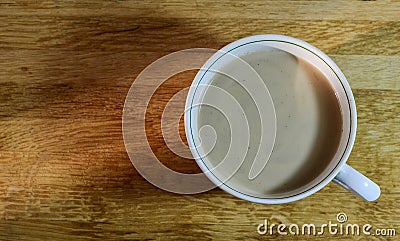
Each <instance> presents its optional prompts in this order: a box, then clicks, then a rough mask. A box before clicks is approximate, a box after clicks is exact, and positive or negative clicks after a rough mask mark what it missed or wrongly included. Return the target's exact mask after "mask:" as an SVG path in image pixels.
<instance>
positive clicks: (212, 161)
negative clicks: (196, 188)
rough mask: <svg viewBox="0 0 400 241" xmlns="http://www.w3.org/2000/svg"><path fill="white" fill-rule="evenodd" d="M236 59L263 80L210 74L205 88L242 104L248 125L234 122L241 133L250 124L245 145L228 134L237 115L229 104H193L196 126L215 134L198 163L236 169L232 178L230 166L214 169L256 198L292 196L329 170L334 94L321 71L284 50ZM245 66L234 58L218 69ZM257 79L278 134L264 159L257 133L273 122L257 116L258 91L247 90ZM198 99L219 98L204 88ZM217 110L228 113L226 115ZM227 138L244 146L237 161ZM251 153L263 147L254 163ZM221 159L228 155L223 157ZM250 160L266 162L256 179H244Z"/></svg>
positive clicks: (335, 139)
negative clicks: (223, 164) (269, 102)
mask: <svg viewBox="0 0 400 241" xmlns="http://www.w3.org/2000/svg"><path fill="white" fill-rule="evenodd" d="M241 58H242V59H243V60H244V61H245V62H247V63H248V64H249V65H250V66H251V67H253V68H254V70H255V71H256V72H257V73H258V74H259V76H260V77H261V79H262V80H260V79H258V78H254V76H249V77H245V78H241V79H237V80H233V79H232V77H228V76H226V75H223V74H216V75H215V76H214V77H213V80H212V82H211V85H213V86H217V87H220V88H222V89H223V90H225V91H227V92H229V93H230V94H231V95H232V96H233V97H234V98H235V99H236V100H237V102H238V103H239V104H240V106H241V107H242V108H243V110H244V113H245V115H246V117H247V120H248V124H247V123H246V122H243V121H242V122H243V123H239V126H243V130H239V131H244V132H245V130H247V126H248V127H249V128H248V130H249V132H250V138H249V143H247V141H245V140H246V138H242V136H241V134H235V135H236V136H233V135H232V134H231V130H230V127H231V126H230V125H229V123H230V122H232V121H236V122H237V121H238V120H240V118H238V116H237V115H239V114H240V113H238V112H237V111H236V112H233V113H229V111H230V110H229V105H226V106H227V107H223V108H222V109H220V110H217V109H216V108H212V107H210V106H202V107H201V108H200V109H199V118H198V126H199V129H200V127H201V126H204V125H210V126H212V127H213V128H214V130H215V132H216V135H217V138H216V142H215V146H214V148H213V149H212V151H211V152H208V153H207V154H206V156H205V158H203V160H204V162H205V164H206V165H207V167H208V168H210V169H211V168H213V167H215V166H217V165H218V164H220V163H221V162H222V161H224V162H226V163H228V166H238V167H240V168H239V169H238V170H237V172H235V174H234V175H233V176H231V175H230V174H232V173H231V172H232V170H233V169H230V168H222V169H221V168H220V169H218V170H215V171H214V175H215V176H216V177H217V178H218V179H220V180H222V181H224V182H225V183H226V185H228V186H229V187H230V188H232V189H235V190H237V191H239V192H242V193H245V194H248V195H252V196H257V197H279V196H285V195H289V194H293V192H296V191H297V190H301V189H302V187H304V186H305V185H307V184H309V183H310V182H311V181H312V180H314V179H315V178H316V177H317V176H318V175H320V174H321V173H322V172H323V171H324V170H325V169H326V168H327V166H328V164H329V163H330V161H331V160H332V158H333V156H334V154H335V152H336V150H337V148H338V146H339V142H340V138H341V133H342V116H341V110H340V106H339V103H338V100H337V98H336V96H335V92H334V90H333V89H332V87H331V85H330V83H329V81H328V80H327V79H326V78H325V76H324V75H323V74H322V73H320V72H319V70H317V69H316V68H315V67H314V66H312V65H311V64H309V63H307V62H306V61H304V60H301V59H299V58H297V57H295V56H293V55H291V54H289V53H286V52H283V51H280V50H275V49H271V50H266V51H259V52H256V53H250V54H247V55H244V56H241ZM243 68H246V67H245V66H243V64H241V63H240V61H232V62H230V63H228V64H226V65H225V66H223V67H221V71H222V72H224V73H227V74H229V73H234V72H237V73H240V72H241V70H242V69H243ZM242 72H243V71H242ZM233 76H235V75H234V74H233ZM237 76H239V75H237ZM260 81H263V82H264V83H265V86H266V87H267V88H268V90H269V93H270V95H271V97H272V101H273V105H274V107H275V112H276V139H275V143H274V147H273V150H272V153H271V156H270V158H269V159H268V158H267V157H268V154H269V153H268V152H267V151H264V150H263V149H262V147H261V149H260V150H258V149H259V147H260V138H261V135H272V134H273V131H272V130H274V126H273V124H274V123H272V122H268V121H264V122H262V123H261V119H262V117H263V116H266V115H271V114H272V113H259V111H257V106H256V104H255V101H254V98H252V96H254V95H257V94H259V93H251V92H248V91H246V89H247V90H249V89H250V90H251V89H254V88H252V87H254V86H252V85H258V86H259V84H260V83H259V82H260ZM253 92H254V91H253ZM258 97H260V96H258ZM204 100H205V101H206V102H207V103H211V104H212V103H218V102H220V101H221V95H219V94H217V93H215V91H214V92H213V91H206V92H205V94H204ZM224 108H225V109H224ZM222 113H225V114H226V113H228V115H229V118H230V119H231V120H228V119H227V117H226V116H224V115H223V114H222ZM235 126H236V127H237V126H238V123H236V125H235ZM244 132H243V133H244ZM236 133H238V132H236ZM243 135H244V134H243ZM201 139H202V142H203V144H204V146H207V145H209V146H210V145H213V144H214V142H213V141H212V140H211V138H207V136H202V137H201ZM242 139H243V140H242ZM232 142H236V146H237V145H239V146H246V147H247V148H245V149H247V153H246V154H245V158H244V161H243V163H242V162H241V161H242V160H240V158H235V157H236V156H241V155H242V154H243V149H241V148H231V149H229V147H230V145H232ZM239 149H240V150H239ZM257 151H260V152H261V155H260V156H258V159H259V160H258V159H257V158H256V153H257ZM264 152H265V153H264ZM228 153H230V155H228ZM226 157H229V159H226V160H224V158H226ZM232 157H233V158H232ZM260 158H261V159H260ZM254 161H261V162H265V161H267V164H266V166H265V168H264V169H263V170H262V171H261V173H260V174H259V175H258V176H257V177H256V178H254V179H252V180H250V179H249V171H250V168H251V165H252V163H253V162H254ZM241 163H242V164H241Z"/></svg>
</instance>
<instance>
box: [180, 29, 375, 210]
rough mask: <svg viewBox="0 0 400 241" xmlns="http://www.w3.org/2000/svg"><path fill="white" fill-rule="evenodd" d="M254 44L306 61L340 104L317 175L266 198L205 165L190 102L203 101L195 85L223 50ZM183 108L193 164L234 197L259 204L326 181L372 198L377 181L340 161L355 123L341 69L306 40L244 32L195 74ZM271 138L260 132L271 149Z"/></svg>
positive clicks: (295, 196) (294, 196) (206, 80)
mask: <svg viewBox="0 0 400 241" xmlns="http://www.w3.org/2000/svg"><path fill="white" fill-rule="evenodd" d="M254 43H260V44H262V46H267V47H271V48H275V49H279V50H281V51H285V52H287V53H290V54H292V55H294V56H298V57H301V58H302V59H304V60H305V61H307V62H308V63H310V64H312V65H313V66H315V67H316V68H318V69H319V70H320V71H321V73H323V75H324V76H325V77H326V78H327V79H328V80H329V82H330V84H331V85H332V86H333V88H334V89H335V90H336V97H337V100H338V102H339V105H340V109H341V114H342V135H341V139H340V143H339V147H338V148H337V151H336V154H335V155H334V156H333V158H332V159H331V160H330V162H329V165H328V166H327V168H325V169H324V170H323V171H322V172H321V174H319V175H318V176H317V177H315V178H314V179H313V180H311V181H310V182H309V184H307V185H305V186H304V187H301V188H299V189H298V190H296V192H295V193H290V194H288V195H286V196H279V197H275V196H272V197H268V196H259V195H249V194H247V193H245V192H243V191H242V190H240V188H232V187H231V186H229V184H227V182H226V181H224V180H221V179H220V178H218V176H217V175H215V173H214V172H213V167H210V164H209V163H210V162H208V160H207V155H204V153H202V152H200V151H199V145H200V144H201V140H200V134H199V129H198V122H199V108H196V107H197V106H200V105H202V104H204V103H203V97H204V94H205V92H206V91H207V88H202V87H201V86H209V85H210V83H211V81H212V80H213V75H212V74H209V72H211V69H213V70H214V71H215V70H216V69H218V68H220V67H221V66H224V65H225V64H227V63H226V61H231V59H230V58H224V56H227V55H229V54H234V55H237V53H243V54H245V53H248V52H252V51H257V49H254V48H255V45H254ZM224 61H225V62H224ZM199 86H200V87H199ZM265 98H270V96H268V95H267V94H266V95H265ZM222 99H223V98H222V97H221V100H222ZM267 102H268V101H267ZM268 103H270V104H271V105H272V108H271V106H266V107H265V106H264V107H263V108H261V109H263V110H264V111H271V113H272V112H273V111H274V108H273V102H272V100H269V102H268ZM222 104H223V103H222ZM256 104H257V103H256ZM185 109H186V110H187V112H186V113H185V131H186V136H187V140H188V143H189V146H190V148H191V151H192V154H193V156H194V158H195V159H196V162H197V164H198V165H199V167H200V168H201V169H202V171H203V172H204V173H205V174H206V176H207V177H208V178H209V179H210V180H211V181H212V182H213V183H214V184H215V185H217V186H219V187H220V188H221V189H223V190H225V191H226V192H228V193H230V194H232V195H234V196H236V197H239V198H241V199H244V200H248V201H251V202H257V203H265V204H279V203H287V202H293V201H296V200H299V199H302V198H305V197H307V196H309V195H311V194H313V193H315V192H317V191H318V190H320V189H321V188H323V187H324V186H326V185H327V184H328V183H329V182H331V181H332V180H333V181H334V182H335V183H337V184H339V185H340V186H342V187H343V188H345V189H346V190H348V191H350V192H352V193H354V194H356V195H358V196H360V197H362V198H363V199H365V200H367V201H374V200H376V199H377V198H378V197H379V195H380V188H379V186H378V185H377V184H375V183H374V182H372V181H371V180H370V179H368V178H367V177H365V176H364V175H362V174H361V173H359V172H358V171H356V170H354V169H353V168H352V167H350V166H349V165H347V164H346V161H347V159H348V157H349V155H350V152H351V150H352V147H353V144H354V140H355V136H356V128H357V113H356V105H355V102H354V97H353V94H352V91H351V88H350V85H349V83H348V81H347V80H346V77H345V76H344V74H343V72H342V71H341V70H340V69H339V67H338V66H337V65H336V64H335V63H334V62H333V60H332V59H330V58H329V57H328V56H327V55H326V54H324V53H323V52H322V51H321V50H319V49H317V48H316V47H314V46H312V45H311V44H309V43H306V42H304V41H302V40H299V39H296V38H293V37H289V36H283V35H272V34H268V35H256V36H250V37H246V38H243V39H240V40H237V41H235V42H233V43H231V44H228V45H227V46H225V47H223V48H222V49H221V50H220V51H218V52H217V53H215V54H214V55H213V56H212V57H211V58H210V59H209V60H208V61H207V62H206V63H205V64H204V66H203V67H202V69H201V70H200V71H199V72H198V74H197V75H196V77H195V79H194V81H193V83H192V85H191V88H190V90H189V94H188V96H187V100H186V108H185ZM263 110H261V111H263ZM274 114H275V113H274ZM271 116H272V115H271ZM272 121H273V120H272ZM275 131H276V130H275ZM236 135H238V134H236ZM262 135H263V134H262ZM273 137H274V136H265V138H264V139H265V142H266V146H267V147H268V148H271V151H272V148H273V144H274V143H273V141H272V142H271V140H273ZM231 138H232V139H235V138H243V137H242V136H235V132H232V136H231ZM239 148H240V147H239ZM226 162H228V164H226V165H225V167H224V168H230V166H229V159H228V160H226ZM262 167H264V168H268V164H267V165H265V164H264V165H262ZM214 170H215V169H214ZM233 175H234V174H233ZM299 175H300V174H299ZM261 185H262V184H261Z"/></svg>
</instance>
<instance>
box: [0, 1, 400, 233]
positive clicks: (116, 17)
mask: <svg viewBox="0 0 400 241" xmlns="http://www.w3.org/2000/svg"><path fill="white" fill-rule="evenodd" d="M261 33H280V34H286V35H291V36H294V37H298V38H301V39H304V40H305V41H308V42H310V43H311V44H314V45H315V46H317V47H318V48H320V49H321V50H323V51H325V52H326V53H328V55H330V56H331V57H332V58H333V59H334V60H335V61H336V62H337V64H338V65H339V66H340V68H341V69H342V70H343V72H344V73H345V74H346V76H347V78H348V79H349V82H350V85H351V86H352V88H353V91H354V95H355V99H356V103H357V109H358V132H357V139H356V143H355V146H354V150H353V152H352V154H351V156H350V159H349V161H348V163H349V164H351V165H352V166H354V167H355V168H357V169H358V170H360V171H361V172H362V173H364V174H366V175H367V176H369V177H371V178H372V179H373V180H374V181H376V182H377V183H378V184H379V185H380V187H381V189H382V196H381V197H380V199H379V200H377V201H375V202H372V203H367V202H365V201H362V200H361V199H359V198H356V197H354V196H353V195H351V194H350V193H348V192H346V191H345V190H343V189H341V188H340V187H338V186H337V185H335V184H329V185H328V186H327V187H325V188H324V189H322V190H321V191H320V192H318V193H316V194H315V195H313V196H310V197H308V198H306V199H304V200H301V201H298V202H295V203H290V204H285V205H261V204H255V203H249V202H246V201H242V200H240V199H237V198H235V197H232V196H230V195H229V194H226V193H225V192H223V191H221V190H219V189H214V190H211V191H209V192H206V193H202V194H196V195H177V194H172V193H169V192H166V191H162V190H160V189H158V188H156V187H154V186H153V185H151V184H150V183H148V182H147V181H146V180H145V179H144V178H142V177H141V176H140V175H139V174H138V172H137V171H136V170H135V169H134V167H133V166H132V164H131V162H130V160H129V158H128V156H127V154H126V151H125V146H124V143H123V138H122V130H121V124H122V123H121V117H122V109H123V106H124V101H125V97H126V95H127V93H128V91H129V88H130V86H131V84H132V83H133V81H134V79H135V77H136V76H137V75H138V74H139V73H140V72H141V71H142V70H143V69H144V68H145V67H146V66H147V65H149V64H150V63H152V62H153V61H155V60H156V59H158V58H160V57H162V56H164V55H166V54H168V53H171V52H173V51H177V50H182V49H186V48H199V47H200V48H214V49H218V48H220V47H222V46H223V45H225V44H227V43H229V42H231V41H234V40H236V39H238V38H241V37H245V36H249V35H254V34H261ZM399 46H400V2H399V1H268V2H266V1H251V3H249V2H246V1H230V2H225V1H200V0H197V1H163V2H159V1H130V0H128V1H95V0H89V1H43V2H42V1H33V0H25V1H13V0H5V1H1V2H0V126H1V130H2V131H1V132H0V239H1V240H91V239H105V240H114V239H115V240H212V239H216V240H259V239H262V240H271V239H285V240H297V239H298V238H301V239H302V240H314V239H317V240H322V239H329V240H352V239H356V240H397V239H398V238H397V236H398V235H399V234H398V235H397V236H396V237H382V236H381V237H379V236H359V237H353V236H332V235H323V236H316V237H314V236H301V237H296V236H286V237H282V236H277V235H273V236H270V235H265V236H260V235H258V233H257V230H256V228H257V225H258V224H260V223H262V222H263V221H264V219H268V220H269V221H275V222H276V223H279V222H282V219H285V220H286V221H288V222H293V223H297V224H303V223H315V224H321V223H324V222H328V221H329V220H332V221H334V220H335V219H336V214H337V213H339V212H345V213H346V214H347V215H348V217H349V222H351V223H359V224H365V223H370V224H371V225H373V227H374V228H396V231H397V232H398V233H399V232H400V221H399V220H400V219H399V217H400V205H399V203H398V201H397V200H399V199H400V185H399V181H400V163H399V160H400V127H399V126H400V77H399V76H400V47H399ZM194 74H195V71H189V72H185V73H182V74H179V75H176V76H174V77H172V78H171V79H169V80H168V81H167V82H166V83H164V84H163V85H162V86H161V87H160V88H159V89H158V90H157V92H156V94H155V95H154V96H153V99H152V102H151V103H150V106H149V108H148V109H147V115H146V121H147V125H146V127H147V129H146V131H147V135H148V138H149V142H150V143H151V147H152V149H153V151H154V153H155V154H156V156H157V157H159V159H160V160H161V161H162V162H163V163H164V164H165V165H166V166H168V167H170V168H171V169H173V170H176V171H179V172H184V173H197V172H199V169H198V167H197V165H196V164H195V162H194V161H193V160H189V159H184V158H180V157H178V156H176V155H175V154H174V153H172V152H171V151H170V150H168V148H167V147H166V145H165V143H164V142H163V139H162V136H161V130H160V116H161V114H162V108H161V107H160V106H163V105H165V104H166V102H167V101H168V100H169V98H171V97H172V96H173V95H174V94H175V93H177V92H178V91H180V90H181V89H183V88H185V87H187V86H189V85H190V83H191V81H192V79H193V76H194ZM180 101H182V103H183V102H184V99H181V100H180ZM180 134H181V136H184V133H183V126H182V125H181V126H180ZM396 238H397V239H396Z"/></svg>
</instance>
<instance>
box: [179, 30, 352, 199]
mask: <svg viewBox="0 0 400 241" xmlns="http://www.w3.org/2000/svg"><path fill="white" fill-rule="evenodd" d="M257 42H283V43H288V44H293V45H296V46H298V47H301V48H303V49H305V50H307V51H309V52H311V53H312V54H314V55H315V56H317V57H318V58H320V59H321V60H322V61H323V62H325V64H326V65H327V66H328V67H329V68H330V69H331V70H332V71H333V73H334V74H335V75H336V77H337V78H338V80H339V82H340V83H341V86H342V88H343V90H344V92H345V94H346V97H347V102H348V105H349V111H350V113H349V114H350V126H349V128H350V130H349V134H348V138H347V143H346V147H345V149H344V151H343V153H342V156H341V157H340V159H338V160H334V159H333V160H331V161H330V162H334V161H335V162H337V163H336V165H335V166H334V167H333V169H332V170H330V171H329V173H328V174H326V175H323V177H322V178H323V179H322V180H321V181H319V182H318V183H317V184H315V185H313V186H312V187H309V188H307V189H305V190H302V191H300V192H298V193H295V194H293V195H288V196H284V197H271V198H269V197H257V196H252V195H249V194H246V193H243V192H240V191H239V190H236V189H233V188H232V187H230V186H228V185H227V184H225V183H224V182H222V181H221V180H219V179H218V178H217V177H216V176H215V174H214V173H213V172H212V171H211V170H209V168H208V167H207V166H206V165H205V163H204V161H203V160H202V158H201V156H200V154H199V153H198V152H197V151H198V150H197V148H195V143H194V136H197V135H198V134H197V132H194V133H193V130H192V128H191V125H192V124H191V123H192V119H193V118H194V117H193V118H192V106H193V101H194V96H195V93H196V90H197V88H194V87H197V86H199V84H200V82H201V80H202V79H203V77H204V75H205V74H206V73H207V71H208V70H209V68H210V67H212V65H213V64H214V63H216V62H217V61H218V60H219V59H220V58H221V57H222V56H224V55H225V54H226V53H229V52H231V51H232V50H234V49H236V48H239V47H241V46H244V45H247V44H251V43H257ZM221 52H222V55H221ZM203 69H205V70H206V71H205V72H204V73H203V72H202V71H199V72H198V73H197V75H196V76H195V78H194V80H193V82H192V84H191V86H190V89H189V93H188V96H187V99H186V104H185V110H187V111H188V112H186V111H185V115H184V122H185V132H186V138H187V141H188V144H189V146H190V147H191V148H190V149H191V152H192V154H193V156H194V158H195V160H196V163H197V165H198V166H199V167H200V168H201V170H202V171H203V172H204V174H205V175H206V176H207V177H208V178H209V179H210V180H211V181H212V182H213V183H214V184H215V185H216V186H218V187H219V188H221V189H222V190H224V191H226V192H228V193H230V194H231V195H233V196H236V197H238V198H241V199H244V200H247V201H251V202H256V203H263V204H279V203H288V202H293V201H296V200H299V199H303V198H305V197H308V196H310V195H312V194H313V193H315V192H317V191H319V190H320V189H322V188H323V187H325V186H326V185H327V184H328V183H329V182H331V181H332V180H333V178H334V177H335V176H336V175H337V174H338V173H339V171H340V170H341V168H342V167H343V165H345V163H346V162H347V159H348V157H349V155H350V153H351V150H352V148H353V145H354V141H355V136H356V129H357V112H356V105H355V101H354V96H353V93H352V91H351V88H350V85H349V83H348V81H347V79H346V77H345V76H344V74H343V72H342V71H341V70H340V68H339V67H338V66H337V65H336V63H335V62H334V61H333V60H332V59H331V58H330V57H329V56H327V55H326V54H325V53H324V52H322V51H321V50H319V49H318V48H316V47H315V46H313V45H311V44H309V43H307V42H305V41H303V40H300V39H297V38H294V37H290V36H285V35H277V34H262V35H254V36H249V37H245V38H242V39H239V40H236V41H234V42H232V43H230V44H228V45H226V46H224V47H223V48H221V49H220V50H219V51H217V52H216V53H215V54H213V55H212V56H211V57H210V58H209V59H208V60H207V61H206V63H205V64H204V65H203V66H202V68H201V70H203ZM200 75H201V76H200ZM342 142H343V140H342V139H341V143H342ZM323 173H324V172H322V174H323Z"/></svg>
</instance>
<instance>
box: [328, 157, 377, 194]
mask: <svg viewBox="0 0 400 241" xmlns="http://www.w3.org/2000/svg"><path fill="white" fill-rule="evenodd" d="M333 181H334V182H335V183H336V184H338V185H339V186H341V187H343V188H344V189H346V190H348V191H350V192H352V193H353V194H355V195H357V196H359V197H361V198H363V199H365V200H367V201H369V202H372V201H375V200H376V199H378V197H379V196H380V194H381V189H380V188H379V186H378V185H377V184H376V183H374V182H373V181H371V180H370V179H368V178H367V177H366V176H364V175H363V174H361V173H360V172H358V171H357V170H355V169H354V168H352V167H351V166H349V165H347V164H344V166H343V167H342V169H341V170H340V172H339V173H338V174H337V175H336V177H335V178H334V179H333Z"/></svg>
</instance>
